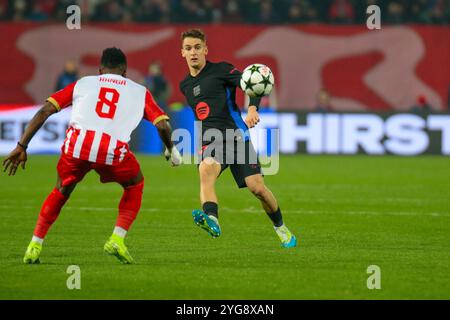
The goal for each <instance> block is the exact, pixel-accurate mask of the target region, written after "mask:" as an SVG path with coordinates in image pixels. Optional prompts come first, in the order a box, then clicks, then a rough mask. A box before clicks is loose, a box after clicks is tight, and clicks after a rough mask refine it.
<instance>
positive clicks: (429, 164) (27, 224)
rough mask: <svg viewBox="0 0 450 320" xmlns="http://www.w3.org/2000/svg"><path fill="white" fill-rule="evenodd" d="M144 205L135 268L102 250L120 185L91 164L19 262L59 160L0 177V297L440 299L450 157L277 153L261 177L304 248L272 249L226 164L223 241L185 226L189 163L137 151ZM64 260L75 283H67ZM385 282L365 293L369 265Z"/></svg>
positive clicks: (134, 238) (192, 191)
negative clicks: (271, 172) (275, 166)
mask: <svg viewBox="0 0 450 320" xmlns="http://www.w3.org/2000/svg"><path fill="white" fill-rule="evenodd" d="M138 158H139V160H140V162H141V165H142V170H143V172H144V175H145V177H146V185H145V190H144V199H143V205H142V210H141V212H140V213H139V216H138V218H137V220H136V221H135V224H134V225H133V227H132V229H131V231H130V233H129V236H128V238H127V244H128V247H129V250H130V253H131V254H132V255H133V257H134V259H135V260H136V262H137V263H136V264H135V265H121V264H120V263H119V262H118V261H116V259H115V258H114V257H111V256H107V255H106V254H105V253H104V252H103V244H104V242H105V241H106V240H107V238H108V237H109V235H110V233H111V232H112V229H113V226H114V223H115V220H116V217H117V205H118V203H119V199H120V196H121V188H120V187H119V186H118V185H114V184H105V185H102V184H100V183H99V181H98V176H97V175H96V173H95V172H91V173H89V174H88V175H87V176H86V178H85V180H84V181H83V182H82V183H80V184H79V185H78V187H77V189H76V190H75V191H74V193H73V194H72V197H71V198H70V200H69V201H68V203H67V204H66V206H65V207H64V209H63V211H62V212H61V215H60V217H59V219H58V221H57V222H56V223H55V224H54V226H53V228H52V229H51V230H50V232H49V234H48V236H47V238H46V240H45V243H44V249H43V251H42V255H41V264H40V265H24V264H22V258H23V254H24V252H25V249H26V246H27V244H28V242H29V240H30V239H31V235H32V231H33V228H34V224H35V222H36V219H37V215H38V212H39V209H40V206H41V203H42V201H43V200H44V198H45V197H46V196H47V194H48V193H49V192H50V191H51V190H52V188H53V186H54V183H55V180H56V177H55V167H56V162H57V160H58V158H57V157H56V156H36V155H31V156H30V157H29V161H28V163H27V169H26V170H25V171H22V170H19V172H18V173H17V175H16V176H15V177H8V176H7V175H6V174H4V173H3V172H2V173H1V175H0V212H1V215H0V268H1V270H0V298H1V299H219V300H222V299H450V162H449V159H448V158H444V157H414V158H401V157H393V156H386V157H367V156H355V157H346V156H339V157H338V156H284V157H282V158H281V161H280V171H279V173H278V174H277V175H275V176H267V177H266V182H267V185H268V186H269V187H270V188H271V189H272V191H273V192H274V194H275V195H276V196H277V198H278V199H279V203H280V206H281V209H282V212H283V214H284V221H285V222H286V224H287V226H288V227H289V228H290V229H291V230H292V231H293V232H294V233H295V234H297V236H298V238H299V240H300V244H299V246H298V247H297V248H294V249H282V248H281V247H280V244H279V240H278V238H277V236H276V234H275V233H274V231H273V228H272V226H271V223H270V221H269V219H268V218H267V217H266V216H265V214H264V213H263V211H262V209H261V208H260V205H259V203H258V201H257V200H256V199H255V198H254V197H253V196H251V195H250V193H249V192H248V190H239V189H237V187H236V185H235V183H234V181H233V180H232V177H231V173H230V172H229V171H226V172H225V173H224V174H223V175H222V176H221V178H220V179H219V182H218V186H217V193H218V196H219V199H220V201H219V202H220V205H219V210H220V213H219V214H220V221H221V227H222V236H221V237H220V238H217V239H213V238H211V237H210V236H209V235H208V234H207V233H206V232H205V231H203V230H201V229H199V228H198V227H197V226H195V225H194V224H193V221H192V217H191V211H192V209H194V208H198V207H199V196H198V177H197V172H196V167H195V166H193V165H185V166H183V167H179V168H171V167H170V166H169V165H168V164H167V163H166V162H165V161H164V159H163V158H162V157H148V156H143V155H139V156H138ZM71 265H77V266H79V268H80V270H81V278H80V279H81V289H80V290H69V289H68V288H67V284H66V281H67V279H68V277H69V276H70V274H68V273H67V269H68V267H69V266H71ZM371 265H376V266H378V267H379V268H380V273H379V275H380V277H379V280H380V283H381V289H372V290H370V289H368V287H367V280H368V278H369V277H370V276H371V274H370V273H368V267H369V266H371Z"/></svg>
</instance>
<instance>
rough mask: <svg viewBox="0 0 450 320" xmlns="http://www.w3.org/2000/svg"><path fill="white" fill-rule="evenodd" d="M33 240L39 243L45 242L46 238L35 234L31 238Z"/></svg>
mask: <svg viewBox="0 0 450 320" xmlns="http://www.w3.org/2000/svg"><path fill="white" fill-rule="evenodd" d="M31 241H34V242H37V243H39V244H42V243H43V242H44V239H42V238H39V237H36V236H33V238H31Z"/></svg>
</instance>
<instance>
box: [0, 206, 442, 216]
mask: <svg viewBox="0 0 450 320" xmlns="http://www.w3.org/2000/svg"><path fill="white" fill-rule="evenodd" d="M0 209H15V210H18V209H25V210H39V206H12V205H0ZM64 209H65V210H72V211H110V212H114V213H116V212H117V211H118V208H107V207H72V206H68V207H65V208H64ZM180 210H181V211H186V212H190V211H191V209H188V208H174V209H159V208H141V210H140V211H141V212H173V211H180ZM220 210H221V211H225V212H244V213H262V212H263V210H262V209H257V208H255V207H250V208H243V209H232V208H228V207H221V208H220ZM283 213H286V214H299V215H302V214H303V215H320V214H335V215H375V216H386V215H388V216H414V217H418V216H428V217H450V213H448V212H401V211H385V212H379V211H324V210H283Z"/></svg>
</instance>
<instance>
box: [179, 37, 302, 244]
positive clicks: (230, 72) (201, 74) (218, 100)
mask: <svg viewBox="0 0 450 320" xmlns="http://www.w3.org/2000/svg"><path fill="white" fill-rule="evenodd" d="M181 41H182V48H181V55H182V56H183V57H184V58H185V59H186V62H187V65H188V68H189V74H188V75H187V76H186V78H185V79H184V80H183V81H182V82H181V83H180V90H181V91H182V93H183V94H184V96H185V97H186V99H187V102H188V103H189V105H190V106H191V107H192V109H193V111H194V113H195V117H196V119H197V120H198V121H201V126H202V141H201V143H202V146H201V152H200V153H201V159H200V160H201V161H200V164H199V167H198V170H199V175H200V201H201V204H202V207H203V210H194V211H193V212H192V215H193V218H194V222H195V223H196V224H197V225H198V226H199V227H201V228H202V229H204V230H206V231H207V232H208V233H209V234H210V235H211V236H213V237H218V236H220V234H221V230H220V226H219V221H218V200H217V196H216V192H215V183H216V181H217V179H218V177H219V176H220V174H221V173H222V172H223V171H224V170H225V169H226V168H227V167H228V166H229V167H230V170H231V173H232V174H233V177H234V179H235V181H236V183H237V185H238V186H239V188H245V187H247V188H248V189H249V190H250V191H251V192H252V193H253V194H254V195H255V196H256V197H257V198H258V199H259V200H260V201H261V204H262V207H263V208H264V210H265V212H266V213H267V215H268V217H269V218H270V220H271V221H272V222H273V225H274V229H275V231H276V233H277V235H278V237H279V238H280V241H281V245H282V247H284V248H291V247H295V246H296V245H297V239H296V237H295V236H294V235H293V234H292V233H291V232H290V231H289V229H288V228H287V227H286V225H285V224H284V223H283V219H282V215H281V210H280V208H279V206H278V203H277V200H276V199H275V197H274V195H273V194H272V192H271V191H270V190H269V189H268V188H267V187H266V185H265V184H264V179H263V176H262V173H261V166H260V164H259V162H258V160H257V156H256V152H255V150H254V148H253V146H252V144H251V142H250V138H249V132H248V129H249V128H252V127H254V126H255V125H256V124H257V123H258V122H259V115H258V105H259V102H260V99H259V98H250V104H249V107H248V115H247V117H246V119H245V122H244V120H243V119H242V118H241V113H240V110H239V108H238V106H237V105H236V102H235V95H236V87H239V83H240V79H241V75H242V73H241V72H240V71H239V70H237V69H236V68H235V67H234V66H233V65H231V64H229V63H226V62H220V63H213V62H210V61H207V60H206V55H207V54H208V47H207V45H206V37H205V34H204V33H203V32H202V31H201V30H198V29H192V30H187V31H185V32H183V33H182V35H181ZM230 130H231V131H232V132H234V133H233V134H232V135H231V138H230V135H229V132H230ZM218 133H220V134H218Z"/></svg>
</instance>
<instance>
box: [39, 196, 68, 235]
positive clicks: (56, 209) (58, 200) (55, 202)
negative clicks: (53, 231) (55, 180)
mask: <svg viewBox="0 0 450 320" xmlns="http://www.w3.org/2000/svg"><path fill="white" fill-rule="evenodd" d="M67 199H68V198H67V197H65V196H64V195H63V194H62V193H61V192H60V191H59V190H58V189H56V188H55V189H53V191H52V192H51V193H50V194H49V195H48V197H47V199H45V201H44V204H43V205H42V208H41V212H40V213H39V218H38V221H37V223H36V228H35V229H34V235H35V236H36V237H39V238H41V239H44V238H45V235H46V234H47V232H48V229H50V227H51V226H52V224H53V223H54V222H55V221H56V219H57V218H58V216H59V213H60V212H61V208H62V207H63V206H64V204H65V203H66V201H67Z"/></svg>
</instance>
